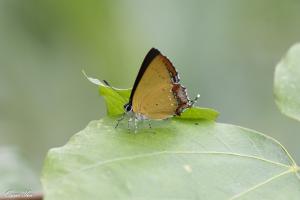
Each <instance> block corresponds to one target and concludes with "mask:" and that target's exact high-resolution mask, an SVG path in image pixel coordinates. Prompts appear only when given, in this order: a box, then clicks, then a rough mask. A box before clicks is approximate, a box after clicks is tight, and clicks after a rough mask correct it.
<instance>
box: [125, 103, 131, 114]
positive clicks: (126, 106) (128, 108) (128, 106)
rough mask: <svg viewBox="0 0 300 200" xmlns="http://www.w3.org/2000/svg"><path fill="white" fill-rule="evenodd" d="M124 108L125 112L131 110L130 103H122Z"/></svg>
mask: <svg viewBox="0 0 300 200" xmlns="http://www.w3.org/2000/svg"><path fill="white" fill-rule="evenodd" d="M124 110H125V111H126V112H130V111H131V110H132V106H131V104H130V103H127V104H125V105H124Z"/></svg>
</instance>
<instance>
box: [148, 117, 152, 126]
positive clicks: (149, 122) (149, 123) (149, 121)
mask: <svg viewBox="0 0 300 200" xmlns="http://www.w3.org/2000/svg"><path fill="white" fill-rule="evenodd" d="M148 125H149V128H152V125H151V120H150V119H148Z"/></svg>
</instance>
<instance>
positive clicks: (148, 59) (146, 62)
mask: <svg viewBox="0 0 300 200" xmlns="http://www.w3.org/2000/svg"><path fill="white" fill-rule="evenodd" d="M157 55H160V52H159V51H158V50H157V49H155V48H151V49H150V51H149V52H148V53H147V55H146V56H145V58H144V61H143V63H142V65H141V68H140V71H139V73H138V75H137V77H136V79H135V82H134V85H133V88H132V91H131V94H130V98H129V103H132V98H133V95H134V93H135V90H136V88H137V86H138V84H139V82H140V80H141V79H142V77H143V75H144V73H145V71H146V69H147V68H148V66H149V64H150V63H151V62H152V60H153V59H154V58H155V57H156V56H157Z"/></svg>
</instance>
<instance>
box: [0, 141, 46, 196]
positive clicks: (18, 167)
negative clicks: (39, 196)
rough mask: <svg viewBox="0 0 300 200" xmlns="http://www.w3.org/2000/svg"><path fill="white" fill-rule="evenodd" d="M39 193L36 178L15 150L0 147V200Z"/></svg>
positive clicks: (38, 184)
mask: <svg viewBox="0 0 300 200" xmlns="http://www.w3.org/2000/svg"><path fill="white" fill-rule="evenodd" d="M38 191H40V183H39V179H38V176H37V175H36V174H35V173H34V172H33V170H32V169H31V168H30V166H29V165H28V163H27V162H26V161H25V160H24V158H23V157H22V156H21V154H20V152H19V151H18V150H17V149H16V148H12V147H0V199H1V197H11V196H12V195H17V194H19V195H22V194H23V195H31V194H32V193H33V192H38Z"/></svg>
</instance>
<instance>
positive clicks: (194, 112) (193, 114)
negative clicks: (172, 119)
mask: <svg viewBox="0 0 300 200" xmlns="http://www.w3.org/2000/svg"><path fill="white" fill-rule="evenodd" d="M218 116H219V112H218V111H216V110H214V109H211V108H200V107H193V108H190V109H187V110H185V111H184V112H183V113H182V114H181V115H180V116H178V117H176V118H177V119H185V120H198V119H204V120H215V119H217V118H218Z"/></svg>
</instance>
